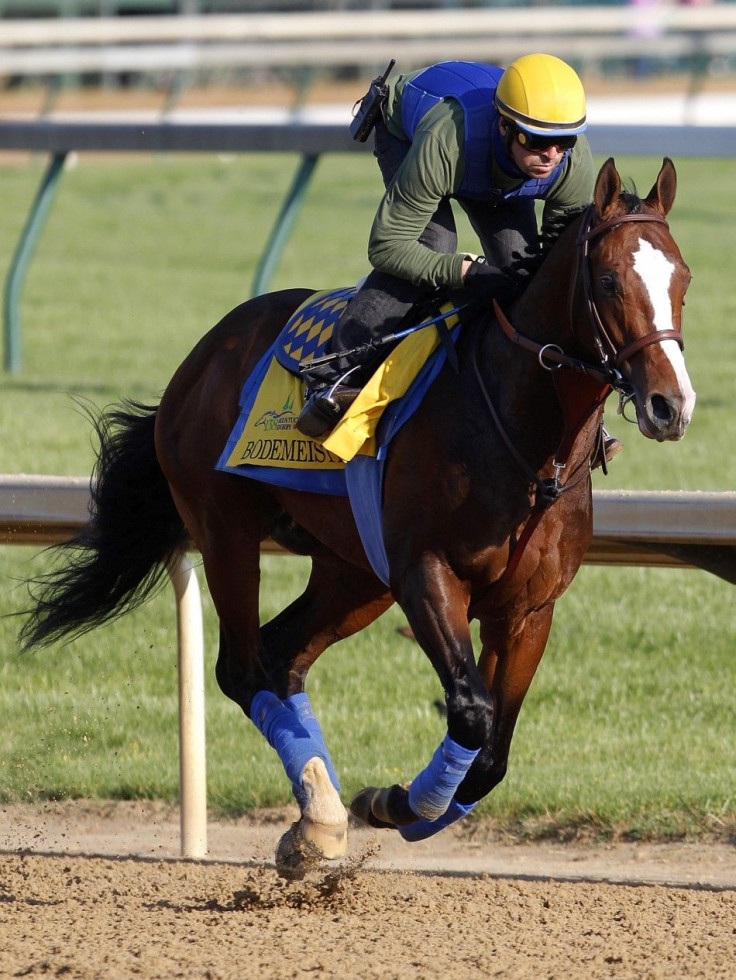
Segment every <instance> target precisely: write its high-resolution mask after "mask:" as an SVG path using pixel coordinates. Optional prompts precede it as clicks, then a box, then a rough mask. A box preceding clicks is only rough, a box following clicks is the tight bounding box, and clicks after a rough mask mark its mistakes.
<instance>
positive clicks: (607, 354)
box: [493, 204, 685, 391]
mask: <svg viewBox="0 0 736 980" xmlns="http://www.w3.org/2000/svg"><path fill="white" fill-rule="evenodd" d="M595 215H596V210H595V205H593V204H591V205H590V206H589V207H588V208H587V209H586V211H585V213H584V215H583V220H582V222H581V224H580V230H579V232H578V237H577V240H576V246H577V259H576V266H575V273H574V275H573V277H572V280H571V285H570V319H571V321H572V322H574V317H573V311H572V305H573V298H574V296H575V293H576V290H577V283H578V281H579V280H580V279H581V278H582V285H583V301H584V303H585V308H586V310H587V312H588V319H589V321H590V325H591V326H592V328H593V342H594V344H595V347H596V350H597V352H598V357H599V362H598V364H591V363H589V362H588V361H584V360H582V359H581V358H577V357H571V356H570V355H569V354H566V353H565V352H564V351H563V350H562V348H561V347H559V346H558V345H557V344H549V343H547V344H540V343H538V342H537V341H536V340H532V339H531V338H530V337H525V336H524V335H523V334H521V333H519V331H518V330H517V329H516V328H515V327H514V326H513V325H512V324H511V323H510V322H509V320H508V318H507V317H506V315H505V314H504V312H503V310H502V309H501V307H500V306H499V305H498V303H497V302H496V300H495V299H494V300H493V309H494V312H495V314H496V319H497V320H498V323H499V325H500V327H501V329H502V330H503V332H504V333H505V334H506V336H507V337H508V339H509V340H510V341H511V342H512V343H514V344H517V345H518V346H519V347H522V348H523V349H524V350H528V351H531V352H532V353H533V354H536V356H537V359H538V361H539V363H540V365H541V366H542V367H543V368H545V369H546V370H549V371H552V370H555V369H556V368H560V367H566V368H570V369H571V370H573V371H579V372H581V373H583V374H587V375H589V376H590V377H593V378H596V379H597V380H599V381H601V382H602V383H604V384H609V385H610V386H611V387H612V388H614V389H615V390H617V391H618V390H621V389H627V388H629V387H630V386H629V384H628V382H627V381H626V380H625V379H624V377H623V375H622V373H621V366H622V365H623V364H624V362H626V361H628V360H629V359H630V358H631V357H633V355H634V354H636V353H637V352H638V351H640V350H642V349H643V348H644V347H648V346H649V345H650V344H661V343H662V342H663V341H665V340H674V341H676V342H677V343H678V344H679V346H680V349H681V350H684V349H685V341H684V338H683V336H682V332H681V331H680V330H676V329H672V330H653V331H652V332H651V333H648V334H646V335H645V336H644V337H637V339H636V340H632V341H631V343H629V344H626V345H625V346H624V347H621V348H617V347H616V345H615V344H614V342H613V341H612V340H611V336H610V334H609V332H608V330H607V329H606V326H605V324H604V322H603V318H602V316H601V314H600V311H599V310H598V305H597V304H596V301H595V296H594V295H593V282H592V274H591V258H590V243H591V241H594V240H595V239H596V238H599V237H600V236H601V235H604V234H606V233H607V232H609V231H612V230H613V229H614V228H618V227H619V226H620V225H623V224H627V223H628V222H631V221H648V222H650V223H651V222H654V223H656V224H662V225H665V226H666V227H669V226H668V225H667V221H666V219H665V218H663V217H661V215H658V214H619V215H616V216H615V217H613V218H609V219H608V220H607V221H601V222H599V223H598V224H597V225H594V224H593V221H594V220H595Z"/></svg>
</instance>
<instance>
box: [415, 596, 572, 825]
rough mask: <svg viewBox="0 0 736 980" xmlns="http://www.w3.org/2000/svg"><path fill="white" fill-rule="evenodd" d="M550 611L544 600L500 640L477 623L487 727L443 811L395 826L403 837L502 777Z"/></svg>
mask: <svg viewBox="0 0 736 980" xmlns="http://www.w3.org/2000/svg"><path fill="white" fill-rule="evenodd" d="M553 611H554V606H553V605H552V604H550V605H549V606H546V607H545V608H543V609H541V610H539V611H537V612H535V613H532V614H531V615H530V616H528V617H527V618H526V619H525V621H524V623H523V627H521V628H519V629H517V630H516V631H515V632H514V635H513V637H511V638H509V637H505V638H504V640H503V642H502V643H499V642H498V639H497V638H496V637H495V632H496V630H495V629H494V630H491V629H490V628H488V626H487V624H485V623H482V624H481V639H482V640H483V650H482V652H481V657H480V661H479V665H478V667H479V671H480V674H481V677H482V679H483V682H484V685H485V687H486V689H487V690H489V691H490V694H491V699H492V702H493V726H492V728H491V731H490V733H489V737H488V738H487V740H486V741H485V742H484V744H483V746H482V748H481V750H480V751H479V752H478V753H477V754H476V756H475V758H474V759H473V763H472V765H471V766H470V767H469V768H468V771H467V773H466V775H465V777H464V778H463V780H462V782H461V783H460V784H459V785H458V787H457V791H456V793H455V795H454V797H453V799H452V802H451V804H450V806H449V807H448V808H447V810H446V811H445V813H444V814H443V815H442V816H441V817H440V818H439V819H435V820H426V819H425V820H420V821H417V822H416V823H413V824H409V825H408V826H404V827H399V832H400V834H401V836H402V837H403V838H404V839H405V840H408V841H416V840H423V839H425V838H427V837H431V836H433V835H434V834H436V833H438V832H439V831H440V830H443V829H444V828H445V827H447V826H449V824H451V823H454V822H455V821H456V820H459V819H460V818H461V817H463V816H465V815H466V814H467V813H469V812H470V811H471V810H472V809H473V808H474V807H475V806H476V804H477V803H478V802H480V800H482V799H483V798H484V797H485V796H487V795H488V794H489V793H490V792H491V790H493V789H494V788H495V787H496V786H497V785H498V784H499V783H500V782H501V780H502V779H503V778H504V776H505V775H506V770H507V766H508V758H509V750H510V748H511V739H512V737H513V734H514V728H515V726H516V721H517V719H518V717H519V711H520V710H521V706H522V704H523V701H524V698H525V697H526V694H527V692H528V690H529V686H530V685H531V682H532V680H533V678H534V674H535V673H536V670H537V667H538V666H539V662H540V660H541V659H542V654H543V653H544V650H545V647H546V645H547V638H548V636H549V631H550V627H551V625H552V614H553ZM494 627H496V628H497V624H495V623H494Z"/></svg>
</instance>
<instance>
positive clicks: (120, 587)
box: [20, 402, 187, 649]
mask: <svg viewBox="0 0 736 980" xmlns="http://www.w3.org/2000/svg"><path fill="white" fill-rule="evenodd" d="M156 412H157V408H155V407H150V406H146V405H140V404H138V403H136V402H127V403H126V404H125V405H124V407H123V408H122V409H119V410H116V411H111V412H107V413H105V414H103V415H101V416H100V417H99V418H93V419H92V422H93V424H94V426H95V428H96V430H97V435H98V437H99V440H100V451H99V454H98V457H97V463H96V465H95V471H94V473H93V480H92V508H91V523H90V526H89V528H88V529H86V530H85V531H84V532H83V533H82V534H80V535H79V536H78V537H76V538H74V539H73V540H72V541H69V542H68V543H66V544H63V545H59V546H58V547H57V548H55V549H53V550H55V551H57V552H58V553H59V554H60V555H61V556H62V557H63V561H64V564H63V566H62V567H60V568H58V569H56V570H55V571H53V572H50V573H49V574H48V575H44V576H42V577H40V578H38V579H35V580H33V581H32V582H31V583H30V584H29V590H30V593H31V597H32V599H33V601H34V604H35V605H34V608H32V609H31V610H30V616H29V619H28V620H27V621H26V623H25V625H24V626H23V628H22V630H21V633H20V642H21V645H22V646H23V648H25V649H28V648H30V647H34V646H40V645H43V644H46V643H51V642H52V641H54V640H59V639H72V638H73V637H75V636H80V635H81V634H82V633H86V632H87V631H88V630H91V629H94V627H96V626H100V625H101V624H102V623H106V622H108V621H109V620H112V619H116V618H117V617H118V616H122V615H123V613H126V612H128V611H129V610H131V609H134V608H135V607H136V606H139V605H140V604H141V603H142V602H143V601H144V600H145V599H147V598H148V597H149V596H151V595H152V594H153V593H154V592H155V591H156V590H157V589H158V588H159V587H160V586H161V585H162V584H163V578H164V574H165V571H166V563H167V561H168V560H169V559H170V558H171V557H172V556H173V555H174V554H176V552H177V551H182V550H183V549H184V548H185V547H186V543H187V534H186V531H185V528H184V524H183V523H182V521H181V518H180V517H179V514H178V513H177V510H176V507H175V506H174V501H173V500H172V497H171V494H170V492H169V486H168V484H167V482H166V478H165V477H164V474H163V472H162V471H161V468H160V466H159V464H158V460H157V459H156V450H155V446H154V439H153V429H154V425H155V422H156Z"/></svg>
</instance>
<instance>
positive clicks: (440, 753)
mask: <svg viewBox="0 0 736 980" xmlns="http://www.w3.org/2000/svg"><path fill="white" fill-rule="evenodd" d="M479 752H480V749H465V748H463V746H462V745H458V743H457V742H455V741H453V740H452V739H451V738H450V736H449V735H445V737H444V738H443V739H442V744H441V745H440V747H439V748H438V749H437V751H436V752H435V754H434V755H433V756H432V759H431V761H430V763H429V765H428V766H427V768H426V769H423V770H422V771H421V772H420V773H419V775H418V776H417V777H416V779H415V780H414V781H413V782H412V784H411V786H410V787H409V806H410V807H411V808H412V810H413V811H414V813H416V815H417V816H418V817H422V818H423V819H424V820H429V821H434V820H437V819H438V818H439V817H441V816H442V814H443V813H444V812H445V810H447V808H448V807H449V805H450V803H451V802H452V798H453V796H454V795H455V790H456V789H457V788H458V786H459V785H460V783H461V782H462V781H463V779H464V778H465V774H466V773H467V771H468V769H470V767H471V765H472V764H473V760H474V759H475V757H476V756H477V755H478V753H479Z"/></svg>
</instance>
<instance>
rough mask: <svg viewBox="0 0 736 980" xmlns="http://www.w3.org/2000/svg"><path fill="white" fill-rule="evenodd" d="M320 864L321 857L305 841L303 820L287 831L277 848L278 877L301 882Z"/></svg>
mask: <svg viewBox="0 0 736 980" xmlns="http://www.w3.org/2000/svg"><path fill="white" fill-rule="evenodd" d="M319 862H320V855H319V854H317V852H316V851H314V850H312V848H311V847H310V845H309V844H308V843H307V842H306V841H305V840H304V837H303V835H302V828H301V820H297V821H296V823H293V824H292V825H291V827H290V828H289V829H288V830H287V831H286V833H285V834H284V836H283V837H282V838H281V840H280V841H279V844H278V847H277V848H276V871H277V873H278V875H279V876H280V877H281V878H286V879H287V880H288V881H301V879H302V878H303V877H304V876H305V874H306V873H307V872H308V871H311V870H312V869H314V868H316V867H317V866H318V865H319Z"/></svg>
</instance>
